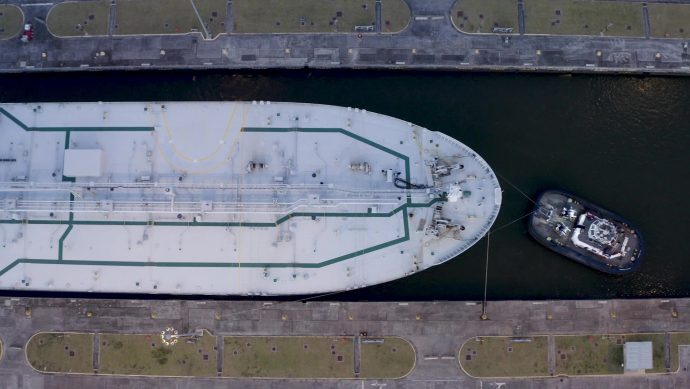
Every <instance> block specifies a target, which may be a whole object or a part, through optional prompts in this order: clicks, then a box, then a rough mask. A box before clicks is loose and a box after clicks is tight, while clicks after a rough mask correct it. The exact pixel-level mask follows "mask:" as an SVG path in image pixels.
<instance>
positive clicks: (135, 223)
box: [0, 199, 441, 227]
mask: <svg viewBox="0 0 690 389" xmlns="http://www.w3.org/2000/svg"><path fill="white" fill-rule="evenodd" d="M439 201H441V200H440V199H433V200H431V201H429V202H428V203H411V204H403V205H400V206H398V207H397V208H395V209H393V210H391V211H390V212H385V213H383V212H382V213H363V212H361V213H346V212H333V213H324V212H294V213H291V214H288V215H285V216H283V217H281V218H280V219H278V220H276V221H275V222H274V223H252V222H153V221H126V220H121V221H114V220H73V214H72V213H71V212H70V214H72V215H70V219H69V220H11V219H7V220H0V224H38V225H41V224H48V225H50V224H53V225H55V224H67V225H75V226H157V227H159V226H160V227H277V226H279V225H280V224H282V223H284V222H286V221H287V220H289V219H291V218H293V217H312V216H316V217H391V216H393V215H395V214H396V213H398V212H400V211H401V210H403V209H405V208H407V207H414V208H426V207H430V206H431V205H433V204H434V203H436V202H439Z"/></svg>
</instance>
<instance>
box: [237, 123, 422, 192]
mask: <svg viewBox="0 0 690 389" xmlns="http://www.w3.org/2000/svg"><path fill="white" fill-rule="evenodd" d="M242 131H243V132H306V133H322V132H331V133H340V134H343V135H345V136H349V137H350V138H352V139H355V140H357V141H360V142H362V143H364V144H367V145H369V146H371V147H374V148H377V149H379V150H381V151H384V152H386V153H388V154H390V155H393V156H395V157H398V158H400V159H402V160H403V161H404V162H405V179H406V180H407V181H408V182H409V181H410V158H409V157H408V156H407V155H405V154H402V153H400V152H397V151H395V150H392V149H389V148H388V147H386V146H384V145H381V144H379V143H376V142H374V141H372V140H369V139H367V138H365V137H363V136H361V135H357V134H355V133H352V132H350V131H347V130H345V129H342V128H266V127H244V128H242Z"/></svg>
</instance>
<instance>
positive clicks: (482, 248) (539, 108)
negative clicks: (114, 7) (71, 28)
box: [0, 70, 690, 300]
mask: <svg viewBox="0 0 690 389" xmlns="http://www.w3.org/2000/svg"><path fill="white" fill-rule="evenodd" d="M127 100H271V101H300V102H310V103H324V104H334V105H341V106H351V107H359V108H364V109H367V110H369V111H374V112H378V113H382V114H387V115H390V116H394V117H397V118H401V119H404V120H407V121H410V122H413V123H416V124H418V125H421V126H424V127H427V128H429V129H433V130H438V131H442V132H445V133H446V134H448V135H450V136H452V137H454V138H457V139H459V140H460V141H462V142H463V143H465V144H467V145H468V146H470V147H472V148H473V149H474V150H476V151H477V152H478V153H479V154H480V155H482V156H483V157H484V158H485V159H486V160H487V161H488V163H489V164H490V165H491V166H492V168H493V169H494V170H495V171H496V172H497V173H498V174H499V175H501V176H502V177H503V178H501V179H500V181H501V185H502V187H503V189H504V200H503V201H504V202H503V207H502V209H501V213H500V215H499V218H498V220H497V221H496V224H495V225H494V231H495V232H494V233H493V234H492V235H491V244H490V250H489V267H488V268H489V272H488V288H487V295H488V298H489V299H492V300H496V299H556V298H557V299H574V298H578V299H587V298H592V299H600V298H618V297H676V296H690V228H688V224H689V223H690V78H662V77H653V78H650V77H625V76H618V77H613V76H589V75H573V76H570V75H567V76H559V75H525V74H475V73H443V72H428V73H427V72H423V73H420V72H378V71H356V72H355V71H309V70H295V71H263V72H236V73H232V72H188V71H185V72H172V71H168V72H132V73H106V72H102V73H85V74H84V73H83V74H75V73H54V74H42V75H2V76H0V101H2V102H39V101H127ZM546 188H559V189H563V190H566V191H571V192H573V193H576V194H578V195H580V196H581V197H584V198H587V199H589V200H591V201H593V202H595V203H597V204H600V205H602V206H604V207H605V208H608V209H610V210H612V211H614V212H617V213H619V214H621V215H623V216H624V217H626V218H628V219H629V220H631V221H632V222H634V223H635V224H637V226H638V227H639V229H640V230H641V232H642V233H643V235H644V237H645V239H646V241H647V246H648V251H647V255H646V258H645V259H644V264H643V265H642V267H641V270H640V271H639V272H638V273H636V274H632V275H628V276H624V277H618V278H615V277H612V276H607V275H604V274H599V273H597V272H595V271H593V270H590V269H588V268H585V267H583V266H581V265H578V264H575V263H573V262H571V261H570V260H568V259H566V258H564V257H561V256H559V255H557V254H555V253H552V252H551V251H549V250H547V249H545V248H544V247H542V246H540V245H538V244H537V243H535V242H534V241H533V240H532V239H531V238H530V237H529V236H528V235H527V231H526V221H525V220H524V219H523V220H520V221H518V222H515V223H513V224H510V225H508V223H510V222H511V221H514V220H515V219H516V218H519V217H520V216H522V215H524V214H526V213H528V212H530V210H531V208H532V203H531V202H530V200H529V198H532V199H534V198H535V197H536V195H537V193H538V192H539V191H541V190H543V189H546ZM520 192H522V193H524V195H523V194H522V193H520ZM506 225H507V226H506ZM485 261H486V239H484V240H482V241H481V242H479V243H478V244H476V245H475V246H474V247H473V248H472V249H470V250H469V251H467V252H466V253H464V254H462V255H461V256H459V257H458V258H456V259H454V260H452V261H449V262H447V263H446V264H444V265H441V266H437V267H435V268H432V269H429V270H426V271H424V272H421V273H419V274H417V275H415V276H412V277H408V278H405V279H402V280H398V281H394V282H390V283H387V284H383V285H379V286H374V287H370V288H366V289H363V290H360V291H354V292H348V293H342V294H338V295H334V296H330V297H328V298H329V299H341V300H466V299H470V300H478V299H481V298H482V296H483V293H484V269H485V264H486V262H485ZM89 296H92V297H93V295H89Z"/></svg>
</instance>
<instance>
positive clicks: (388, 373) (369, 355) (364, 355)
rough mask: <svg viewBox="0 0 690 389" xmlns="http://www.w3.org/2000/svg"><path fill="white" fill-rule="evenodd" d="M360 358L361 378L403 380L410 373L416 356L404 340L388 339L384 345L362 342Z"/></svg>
mask: <svg viewBox="0 0 690 389" xmlns="http://www.w3.org/2000/svg"><path fill="white" fill-rule="evenodd" d="M362 340H365V339H362ZM360 358H361V359H360V374H359V377H360V378H401V377H404V376H406V375H408V374H409V373H410V371H411V370H412V368H413V367H414V365H415V358H416V356H415V351H414V348H413V347H412V345H410V343H408V342H407V341H405V340H404V339H402V338H396V337H386V338H383V343H365V342H362V343H361V357H360Z"/></svg>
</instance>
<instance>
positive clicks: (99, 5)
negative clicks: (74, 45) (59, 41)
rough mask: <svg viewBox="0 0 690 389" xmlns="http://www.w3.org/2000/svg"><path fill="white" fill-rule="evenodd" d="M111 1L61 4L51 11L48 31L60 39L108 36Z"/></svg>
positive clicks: (100, 0) (48, 19) (47, 22)
mask: <svg viewBox="0 0 690 389" xmlns="http://www.w3.org/2000/svg"><path fill="white" fill-rule="evenodd" d="M109 15H110V1H109V0H99V1H80V2H69V1H68V2H65V3H59V4H57V5H55V6H54V7H53V8H51V9H50V12H49V13H48V18H47V20H46V24H47V25H48V31H50V33H51V34H53V35H55V36H58V37H72V36H91V35H108V18H109Z"/></svg>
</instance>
